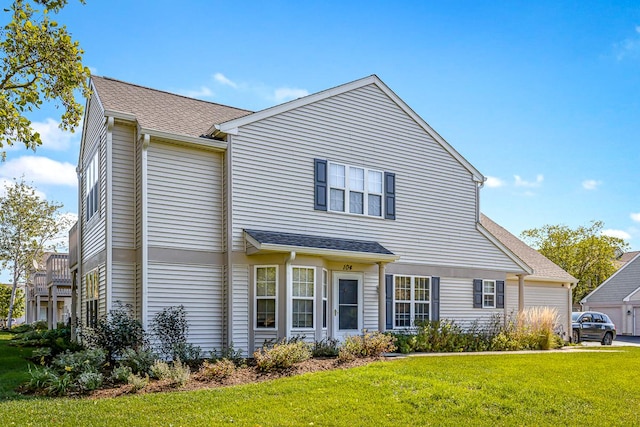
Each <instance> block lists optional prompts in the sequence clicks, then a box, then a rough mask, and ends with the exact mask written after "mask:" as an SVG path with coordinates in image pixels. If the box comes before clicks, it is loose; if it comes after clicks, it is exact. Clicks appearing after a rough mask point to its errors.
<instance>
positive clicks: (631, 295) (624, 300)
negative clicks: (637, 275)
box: [622, 287, 640, 302]
mask: <svg viewBox="0 0 640 427" xmlns="http://www.w3.org/2000/svg"><path fill="white" fill-rule="evenodd" d="M638 292H640V287H639V288H636V290H635V291H633V292H631V293H630V294H629V295H627V296H626V297H624V298H623V299H622V301H623V302H629V301H631V297H633V296H634V295H635V294H637V293H638Z"/></svg>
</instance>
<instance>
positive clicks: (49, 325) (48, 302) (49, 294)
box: [47, 287, 53, 329]
mask: <svg viewBox="0 0 640 427" xmlns="http://www.w3.org/2000/svg"><path fill="white" fill-rule="evenodd" d="M51 294H52V293H51V287H48V288H47V329H53V323H52V321H51V320H52V319H53V317H52V316H53V315H52V314H51V304H52V303H51V300H52V299H53V297H52V296H51Z"/></svg>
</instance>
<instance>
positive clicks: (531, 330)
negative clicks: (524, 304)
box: [518, 307, 562, 350]
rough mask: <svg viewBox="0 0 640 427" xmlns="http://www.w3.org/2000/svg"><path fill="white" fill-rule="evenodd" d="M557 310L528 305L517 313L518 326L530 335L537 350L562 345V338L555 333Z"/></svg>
mask: <svg viewBox="0 0 640 427" xmlns="http://www.w3.org/2000/svg"><path fill="white" fill-rule="evenodd" d="M557 324H558V310H557V309H556V308H552V307H530V308H527V309H525V310H523V311H522V312H521V313H520V314H519V315H518V328H519V329H522V330H523V332H525V333H528V334H529V335H531V336H532V338H533V341H534V343H535V346H536V348H537V349H539V350H549V349H552V348H559V347H561V346H562V339H561V338H560V337H559V336H558V335H557V334H556V333H555V329H556V326H557Z"/></svg>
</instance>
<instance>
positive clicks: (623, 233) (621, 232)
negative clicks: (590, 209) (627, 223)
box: [601, 228, 631, 240]
mask: <svg viewBox="0 0 640 427" xmlns="http://www.w3.org/2000/svg"><path fill="white" fill-rule="evenodd" d="M601 234H602V235H603V236H609V237H617V238H619V239H623V240H629V239H630V238H631V235H630V234H629V233H627V232H626V231H624V230H614V229H612V228H609V229H607V230H602V232H601Z"/></svg>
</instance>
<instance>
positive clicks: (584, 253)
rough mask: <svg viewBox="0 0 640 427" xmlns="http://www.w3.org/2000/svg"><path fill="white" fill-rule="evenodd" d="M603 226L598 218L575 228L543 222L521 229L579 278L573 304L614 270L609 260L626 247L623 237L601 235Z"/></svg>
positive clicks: (525, 237) (548, 255) (551, 258)
mask: <svg viewBox="0 0 640 427" xmlns="http://www.w3.org/2000/svg"><path fill="white" fill-rule="evenodd" d="M603 226H604V223H603V222H602V221H593V222H591V225H590V226H586V227H585V226H579V227H578V228H576V229H571V228H569V227H567V226H566V225H545V226H543V227H542V228H534V229H530V230H525V231H523V232H522V235H521V237H522V238H523V239H524V240H525V241H526V242H527V243H528V244H529V245H531V246H532V247H534V248H536V249H537V250H538V251H539V252H540V253H541V254H542V255H544V256H546V257H547V258H549V259H550V260H551V261H553V262H554V263H556V264H557V265H559V266H560V267H562V268H563V269H564V270H565V271H567V272H568V273H569V274H571V275H572V276H573V277H575V278H576V279H578V280H579V282H578V285H577V287H576V289H575V290H574V292H573V302H574V303H577V302H579V301H580V300H581V299H582V298H584V297H585V296H586V295H587V294H588V293H589V292H591V291H592V290H594V289H595V288H596V287H597V286H598V285H600V283H602V282H603V281H605V280H606V279H607V278H608V277H609V276H611V275H612V274H613V273H614V272H615V271H616V266H615V264H614V262H613V261H614V260H615V258H616V257H617V255H618V254H620V253H622V252H624V251H625V250H627V249H628V244H627V243H626V242H625V241H624V240H623V239H620V238H618V237H611V236H606V235H604V234H602V229H603Z"/></svg>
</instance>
